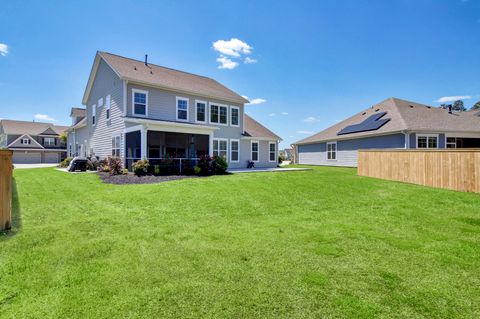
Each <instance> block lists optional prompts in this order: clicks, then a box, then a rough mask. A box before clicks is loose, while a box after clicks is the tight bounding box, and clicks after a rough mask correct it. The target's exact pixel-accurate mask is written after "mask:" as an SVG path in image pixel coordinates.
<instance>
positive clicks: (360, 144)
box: [292, 98, 480, 167]
mask: <svg viewBox="0 0 480 319" xmlns="http://www.w3.org/2000/svg"><path fill="white" fill-rule="evenodd" d="M292 146H293V147H294V149H295V161H296V162H297V163H299V164H309V165H327V166H350V167H356V166H357V158H358V150H359V149H382V148H394V149H407V148H418V149H429V148H480V112H479V111H468V112H451V111H449V110H445V109H441V108H438V107H433V106H428V105H424V104H420V103H415V102H410V101H405V100H401V99H398V98H389V99H387V100H385V101H383V102H380V103H378V104H376V105H374V106H372V107H370V108H368V109H366V110H363V111H361V112H360V113H358V114H355V115H354V116H352V117H350V118H348V119H346V120H344V121H341V122H339V123H337V124H335V125H333V126H331V127H329V128H327V129H325V130H323V131H321V132H319V133H317V134H315V135H312V136H310V137H307V138H305V139H303V140H300V141H298V142H296V143H294V144H293V145H292Z"/></svg>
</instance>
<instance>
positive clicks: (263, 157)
mask: <svg viewBox="0 0 480 319" xmlns="http://www.w3.org/2000/svg"><path fill="white" fill-rule="evenodd" d="M252 141H258V150H259V154H258V155H259V157H258V162H255V167H277V165H278V142H277V141H274V140H272V141H267V140H255V139H243V140H241V142H240V162H238V163H229V167H230V168H245V167H247V161H251V160H252V148H251V147H252ZM269 142H275V150H276V156H275V161H273V162H270V161H269Z"/></svg>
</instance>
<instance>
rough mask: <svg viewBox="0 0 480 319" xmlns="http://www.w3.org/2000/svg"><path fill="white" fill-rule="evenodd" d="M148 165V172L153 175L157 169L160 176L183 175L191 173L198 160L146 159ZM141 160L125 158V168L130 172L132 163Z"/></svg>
mask: <svg viewBox="0 0 480 319" xmlns="http://www.w3.org/2000/svg"><path fill="white" fill-rule="evenodd" d="M147 159H148V161H149V163H150V170H151V172H152V173H154V170H155V169H156V168H157V167H158V168H159V169H160V174H179V175H181V174H184V173H193V168H194V167H195V165H197V163H198V161H199V158H196V157H192V158H185V157H183V158H182V157H157V158H147ZM139 160H141V158H138V157H127V158H126V161H127V168H128V170H130V171H131V170H132V166H133V163H135V162H136V161H139Z"/></svg>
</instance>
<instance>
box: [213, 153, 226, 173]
mask: <svg viewBox="0 0 480 319" xmlns="http://www.w3.org/2000/svg"><path fill="white" fill-rule="evenodd" d="M227 169H228V163H227V161H226V160H225V158H224V157H223V156H214V157H213V160H212V172H213V174H216V175H222V174H225V173H226V172H227Z"/></svg>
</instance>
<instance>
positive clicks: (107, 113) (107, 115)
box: [105, 94, 111, 120]
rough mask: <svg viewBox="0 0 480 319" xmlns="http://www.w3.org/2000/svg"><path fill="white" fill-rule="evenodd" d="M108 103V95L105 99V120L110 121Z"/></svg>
mask: <svg viewBox="0 0 480 319" xmlns="http://www.w3.org/2000/svg"><path fill="white" fill-rule="evenodd" d="M110 103H111V97H110V94H109V95H107V97H106V98H105V117H106V118H107V120H109V119H110Z"/></svg>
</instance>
